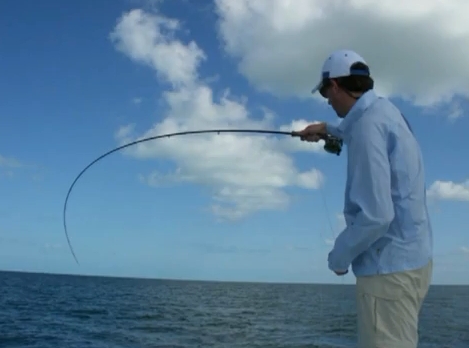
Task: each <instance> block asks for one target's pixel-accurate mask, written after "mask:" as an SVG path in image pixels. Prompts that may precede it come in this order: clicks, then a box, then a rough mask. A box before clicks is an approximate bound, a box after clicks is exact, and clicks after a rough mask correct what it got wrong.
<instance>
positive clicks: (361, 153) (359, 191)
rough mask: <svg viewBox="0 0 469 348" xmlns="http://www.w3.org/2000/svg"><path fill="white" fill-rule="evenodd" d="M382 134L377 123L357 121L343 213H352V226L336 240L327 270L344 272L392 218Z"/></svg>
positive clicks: (388, 168)
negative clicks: (348, 186) (345, 211)
mask: <svg viewBox="0 0 469 348" xmlns="http://www.w3.org/2000/svg"><path fill="white" fill-rule="evenodd" d="M386 137H387V136H386V134H385V131H384V130H383V129H382V127H380V125H379V124H376V122H373V121H371V122H370V121H369V120H364V119H362V120H359V121H357V123H356V124H355V129H354V131H353V134H352V140H351V142H350V144H349V148H348V154H349V163H348V166H349V169H348V173H349V174H348V183H349V185H350V195H349V198H348V200H347V201H346V202H347V206H346V210H347V211H351V212H353V215H354V219H353V222H352V224H351V225H349V226H347V227H346V228H345V230H344V231H342V233H341V234H340V235H339V236H338V237H337V239H336V241H335V244H334V248H333V249H332V251H331V252H330V253H329V258H328V260H329V268H330V269H331V270H333V271H345V270H347V269H348V268H349V266H350V264H351V263H352V261H353V259H355V258H356V257H357V256H358V255H360V254H361V253H362V252H363V251H365V250H366V249H368V248H369V247H370V246H371V245H372V244H373V243H374V242H375V241H376V240H377V239H378V238H380V237H381V236H383V235H384V234H385V233H386V231H387V230H388V227H389V225H390V224H391V222H392V220H393V219H394V206H393V202H392V199H391V169H390V165H389V159H388V154H387V141H386Z"/></svg>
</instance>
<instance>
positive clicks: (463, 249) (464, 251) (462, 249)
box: [461, 246, 469, 255]
mask: <svg viewBox="0 0 469 348" xmlns="http://www.w3.org/2000/svg"><path fill="white" fill-rule="evenodd" d="M461 251H462V252H463V253H465V254H467V255H469V248H468V247H466V246H462V247H461Z"/></svg>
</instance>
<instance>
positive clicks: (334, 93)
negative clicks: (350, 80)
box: [324, 80, 347, 118]
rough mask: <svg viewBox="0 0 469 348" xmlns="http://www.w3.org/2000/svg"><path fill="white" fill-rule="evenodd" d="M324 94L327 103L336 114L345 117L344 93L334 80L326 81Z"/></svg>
mask: <svg viewBox="0 0 469 348" xmlns="http://www.w3.org/2000/svg"><path fill="white" fill-rule="evenodd" d="M324 96H325V98H326V99H327V102H328V104H329V105H330V106H331V107H332V109H334V111H335V112H336V114H337V116H338V117H340V118H343V117H345V115H346V114H347V111H346V110H345V108H344V103H343V100H344V93H343V92H342V90H341V89H340V88H339V86H338V85H337V82H335V81H334V80H332V81H330V82H329V83H328V86H327V87H326V88H325V91H324Z"/></svg>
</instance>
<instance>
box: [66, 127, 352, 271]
mask: <svg viewBox="0 0 469 348" xmlns="http://www.w3.org/2000/svg"><path fill="white" fill-rule="evenodd" d="M203 133H217V134H220V133H259V134H277V135H289V136H292V137H300V135H299V134H298V133H297V132H286V131H274V130H260V129H207V130H195V131H185V132H177V133H168V134H162V135H156V136H152V137H147V138H142V139H139V140H135V141H132V142H130V143H127V144H124V145H121V146H119V147H116V148H114V149H112V150H110V151H108V152H106V153H104V154H103V155H101V156H99V157H98V158H96V159H95V160H93V161H92V162H91V163H90V164H88V165H87V166H86V167H85V168H84V169H83V170H82V171H81V172H80V173H79V174H78V175H77V177H76V178H75V180H73V182H72V184H71V185H70V188H69V189H68V192H67V196H66V198H65V203H64V207H63V226H64V230H65V237H66V238H67V243H68V246H69V249H70V251H71V253H72V255H73V258H74V259H75V262H76V263H77V264H79V262H78V259H77V257H76V255H75V252H74V250H73V247H72V244H71V242H70V238H69V235H68V229H67V221H66V213H67V204H68V199H69V197H70V193H71V192H72V190H73V187H74V186H75V184H76V182H77V181H78V179H79V178H80V177H81V176H82V175H83V174H84V173H85V172H86V171H87V170H88V169H89V168H90V167H91V166H92V165H93V164H95V163H96V162H98V161H100V160H101V159H103V158H104V157H106V156H109V155H110V154H112V153H114V152H117V151H119V150H122V149H125V148H127V147H129V146H133V145H136V144H139V143H143V142H147V141H151V140H157V139H162V138H171V137H175V136H182V135H189V134H203ZM318 136H319V138H320V139H322V140H324V150H325V151H326V152H329V153H332V154H336V155H337V156H339V155H340V153H341V151H342V145H343V141H342V139H340V138H337V137H335V136H332V135H329V134H318Z"/></svg>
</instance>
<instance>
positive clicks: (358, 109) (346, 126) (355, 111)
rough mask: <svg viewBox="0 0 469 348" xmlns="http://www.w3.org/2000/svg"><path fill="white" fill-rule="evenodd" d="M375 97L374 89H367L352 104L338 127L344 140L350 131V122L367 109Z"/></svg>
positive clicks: (376, 97)
mask: <svg viewBox="0 0 469 348" xmlns="http://www.w3.org/2000/svg"><path fill="white" fill-rule="evenodd" d="M376 99H378V96H377V95H376V93H375V91H373V90H369V91H367V92H365V93H364V94H363V95H362V96H361V97H360V99H358V100H357V101H356V103H355V104H354V105H353V106H352V108H351V109H350V111H349V112H348V113H347V115H345V117H344V119H343V120H342V122H341V123H340V125H339V127H338V130H339V132H340V133H341V134H342V135H343V137H344V140H346V138H347V136H348V133H350V127H351V126H352V124H353V123H354V122H355V121H356V120H358V119H359V118H360V117H361V116H362V115H363V113H364V112H365V111H366V109H368V107H369V106H370V105H371V104H373V103H374V102H375V101H376Z"/></svg>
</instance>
